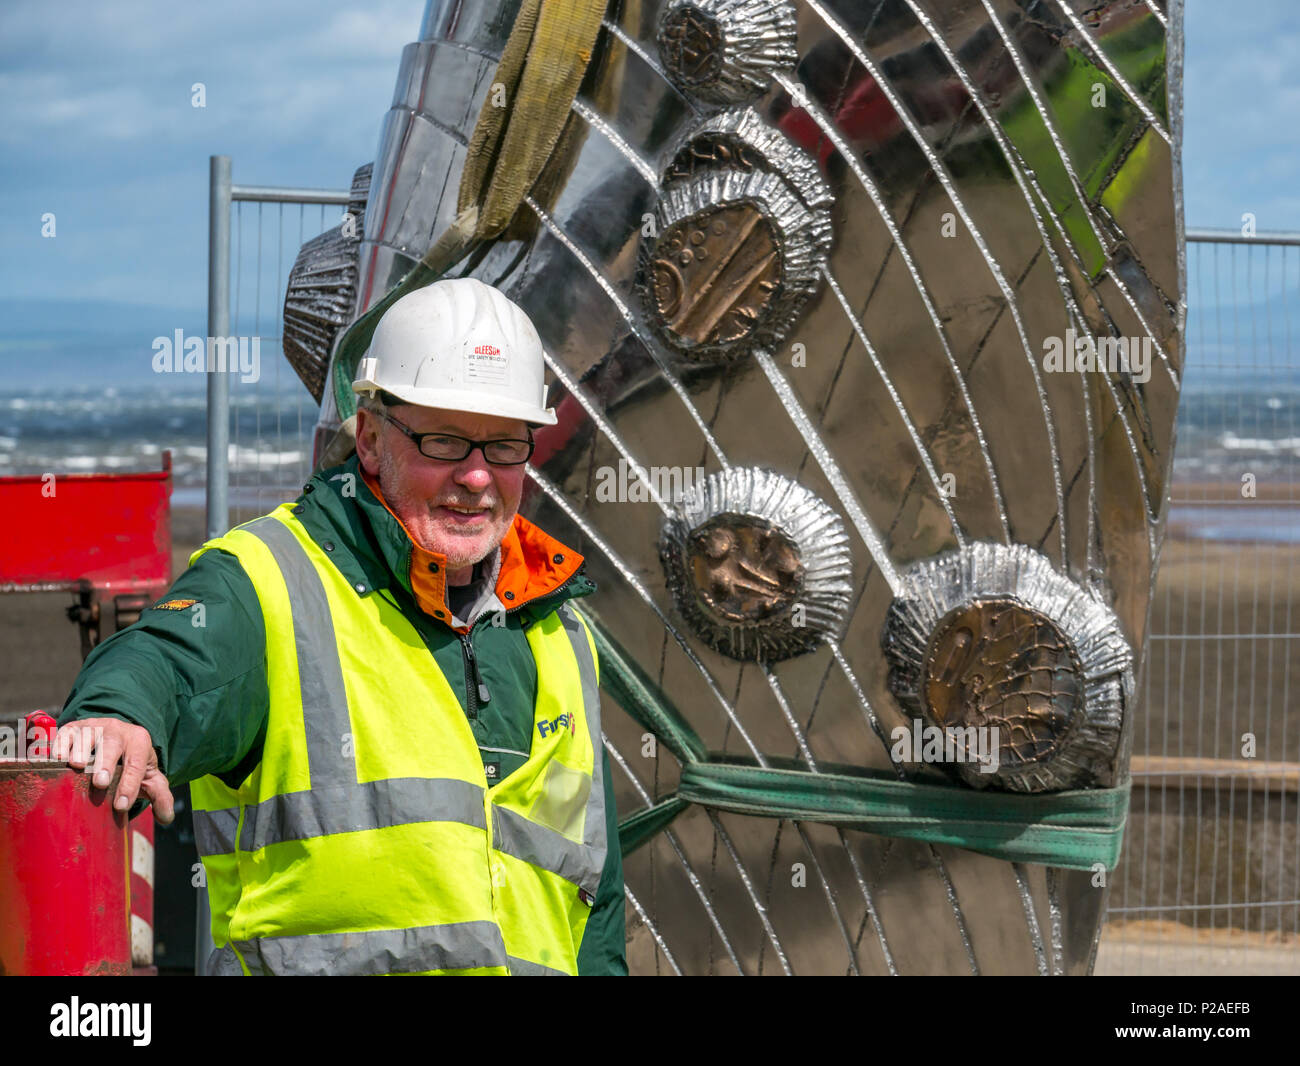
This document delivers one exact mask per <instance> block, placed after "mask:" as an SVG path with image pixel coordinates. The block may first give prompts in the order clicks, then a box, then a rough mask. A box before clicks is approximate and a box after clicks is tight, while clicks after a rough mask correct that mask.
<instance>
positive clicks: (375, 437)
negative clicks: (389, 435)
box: [355, 407, 383, 477]
mask: <svg viewBox="0 0 1300 1066" xmlns="http://www.w3.org/2000/svg"><path fill="white" fill-rule="evenodd" d="M355 417H356V420H357V458H358V459H359V460H360V461H361V469H363V470H364V471H365V472H366V473H367V474H369V475H370V476H371V477H378V476H379V429H380V427H381V426H382V425H383V423H382V421H381V420H380V419H378V418H376V417H375V415H373V414H372V413H371V412H369V411H367V410H366V409H365V408H363V407H359V408H357V413H356V416H355Z"/></svg>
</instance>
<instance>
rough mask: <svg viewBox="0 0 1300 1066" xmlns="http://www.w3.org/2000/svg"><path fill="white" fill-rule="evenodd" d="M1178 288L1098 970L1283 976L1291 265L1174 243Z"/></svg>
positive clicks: (1292, 733)
mask: <svg viewBox="0 0 1300 1066" xmlns="http://www.w3.org/2000/svg"><path fill="white" fill-rule="evenodd" d="M1204 236H1205V237H1208V236H1209V235H1208V234H1207V235H1204ZM1187 284H1188V293H1187V301H1188V320H1187V370H1186V377H1185V379H1184V384H1183V393H1182V398H1181V403H1180V407H1179V419H1178V437H1177V439H1178V444H1177V448H1176V450H1175V460H1174V478H1173V483H1172V486H1171V500H1170V510H1169V518H1168V529H1167V538H1166V541H1165V546H1164V550H1163V552H1162V556H1161V564H1160V571H1159V575H1158V580H1157V584H1156V593H1155V598H1154V600H1153V603H1152V608H1151V620H1150V628H1151V636H1150V642H1149V645H1148V649H1147V670H1146V682H1145V691H1144V693H1143V710H1142V712H1141V716H1140V718H1139V720H1138V722H1137V723H1136V726H1135V734H1134V746H1133V751H1134V764H1133V766H1134V774H1133V781H1134V794H1133V807H1132V814H1131V816H1130V822H1129V829H1128V834H1127V839H1126V841H1125V853H1124V858H1123V860H1122V862H1121V865H1120V867H1119V869H1118V870H1116V871H1115V875H1114V876H1115V882H1114V886H1115V887H1114V891H1113V892H1112V894H1111V898H1110V906H1109V909H1108V912H1107V917H1108V923H1109V924H1108V926H1107V929H1106V934H1105V937H1104V939H1103V952H1102V956H1101V959H1100V961H1099V967H1098V969H1099V972H1125V973H1179V972H1201V973H1203V972H1210V971H1211V970H1213V971H1214V972H1241V973H1245V972H1251V973H1258V972H1281V973H1300V803H1298V802H1297V800H1298V798H1300V797H1298V796H1297V787H1298V786H1300V752H1298V751H1297V746H1298V745H1300V723H1297V722H1296V721H1294V720H1293V719H1295V717H1296V712H1297V708H1296V705H1295V700H1294V696H1293V692H1292V673H1293V671H1295V670H1296V668H1297V666H1298V665H1300V663H1298V662H1297V654H1298V650H1300V644H1298V643H1297V640H1300V633H1297V632H1296V625H1297V622H1300V619H1297V618H1296V617H1295V615H1294V613H1293V609H1294V606H1295V603H1296V600H1297V566H1296V564H1297V559H1298V558H1300V437H1298V436H1297V414H1298V412H1297V408H1298V407H1300V362H1298V360H1300V346H1297V344H1296V342H1295V341H1293V338H1292V330H1293V325H1292V321H1291V320H1292V318H1300V307H1298V306H1297V295H1298V294H1300V247H1296V246H1295V244H1294V238H1290V237H1288V238H1279V239H1269V238H1265V237H1263V236H1262V235H1261V236H1260V237H1258V238H1254V239H1244V240H1243V239H1240V238H1238V240H1237V242H1234V243H1223V242H1222V241H1221V240H1215V241H1213V242H1210V241H1208V240H1205V239H1198V235H1197V234H1190V235H1189V241H1188V271H1187ZM1297 325H1300V322H1297Z"/></svg>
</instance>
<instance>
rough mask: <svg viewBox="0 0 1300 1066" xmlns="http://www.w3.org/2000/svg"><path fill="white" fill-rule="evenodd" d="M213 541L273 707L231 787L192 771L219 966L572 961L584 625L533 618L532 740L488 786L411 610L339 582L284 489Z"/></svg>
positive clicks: (587, 735)
mask: <svg viewBox="0 0 1300 1066" xmlns="http://www.w3.org/2000/svg"><path fill="white" fill-rule="evenodd" d="M212 548H221V549H224V550H225V551H228V552H230V553H232V554H233V555H235V556H236V557H237V558H238V559H239V561H240V563H241V565H242V566H243V568H244V571H245V572H246V573H247V574H248V576H249V578H250V580H251V581H252V584H253V587H254V589H255V590H256V592H257V597H258V600H259V602H260V603H261V606H262V615H263V618H264V620H265V623H266V668H267V683H268V688H269V690H270V713H269V717H268V723H267V730H266V741H265V746H264V749H263V752H262V760H261V762H260V763H259V764H258V765H257V767H256V768H255V769H254V770H253V771H252V773H251V774H249V776H248V777H247V778H246V779H245V780H244V781H243V783H242V784H241V785H240V786H239V788H238V789H230V788H228V787H227V786H226V785H224V784H223V783H222V782H220V781H218V780H217V779H216V778H214V777H204V778H201V779H200V780H197V781H195V782H193V783H192V785H191V797H192V802H193V809H194V831H195V838H196V841H197V844H198V849H199V854H200V855H201V857H202V859H203V865H204V868H205V872H206V876H207V886H208V895H209V899H210V902H211V905H212V936H213V942H214V943H215V944H216V945H217V951H216V953H215V954H214V956H213V959H212V962H211V963H210V965H209V972H216V973H235V974H238V973H244V974H376V973H484V974H576V973H577V958H578V948H579V946H580V945H581V943H582V937H583V932H584V930H585V929H586V925H587V918H588V916H589V914H590V912H591V905H592V903H593V902H594V900H595V895H596V889H597V887H598V885H599V883H600V875H601V871H602V870H603V868H604V865H605V854H606V848H607V846H608V841H607V840H606V828H605V810H604V805H605V804H604V801H605V787H604V782H603V780H602V769H603V760H602V758H601V756H600V746H601V733H600V703H599V695H598V692H597V688H596V684H597V675H596V651H595V642H594V641H593V640H592V637H591V634H590V632H589V631H588V630H587V626H586V623H585V622H584V621H583V620H582V619H581V617H580V616H579V614H578V612H577V611H575V610H574V609H573V607H572V606H571V605H569V604H565V605H563V606H561V607H560V608H559V609H558V610H557V611H555V612H553V613H552V614H550V615H548V616H547V617H545V618H543V619H540V620H539V621H537V622H534V623H533V624H532V625H531V626H529V627H528V629H527V630H526V631H525V634H526V636H527V639H528V642H529V645H530V646H531V648H532V652H533V657H534V658H535V659H536V662H537V702H536V707H535V711H534V729H533V736H532V750H531V752H530V753H529V756H528V761H527V762H526V763H524V765H523V766H521V767H520V768H519V769H518V770H516V771H515V772H514V773H512V774H510V775H509V776H508V777H506V778H505V779H504V780H502V781H499V782H497V783H495V784H493V785H492V786H491V787H489V785H488V782H487V779H486V776H485V774H484V769H483V760H482V757H481V755H480V754H479V750H478V747H477V745H476V743H475V740H474V736H473V733H472V732H471V730H470V726H469V723H468V721H467V720H466V718H465V712H464V711H463V710H462V708H461V706H460V703H459V702H458V701H457V699H456V696H455V694H454V693H453V692H452V689H451V687H450V686H449V685H448V683H447V679H446V678H445V677H444V676H443V673H442V671H441V670H440V669H439V667H438V665H437V663H436V662H435V660H434V658H433V655H432V653H430V651H429V650H428V649H427V647H426V646H425V644H424V641H423V640H422V639H421V638H420V636H419V634H418V633H417V632H416V630H415V628H414V627H413V626H412V625H411V623H410V622H409V621H408V620H407V619H406V618H405V617H404V616H403V614H402V612H401V611H400V610H399V609H398V608H397V607H396V606H395V605H394V603H393V602H392V601H391V599H389V598H388V597H387V596H386V595H385V594H383V593H376V592H371V593H370V594H368V595H366V594H360V593H359V591H358V590H357V589H355V588H354V587H353V586H352V585H350V584H349V583H348V581H347V580H346V579H345V578H344V577H343V575H342V574H341V573H340V572H339V571H338V569H337V568H336V567H335V566H334V565H333V564H332V563H331V562H330V560H329V557H328V556H327V555H326V554H325V552H324V551H323V550H322V549H321V548H320V546H318V545H317V544H316V543H315V542H314V541H313V540H312V539H311V537H310V536H309V535H308V534H307V531H306V530H305V529H304V528H303V526H302V524H301V523H300V522H298V520H297V519H296V518H295V517H294V516H293V513H292V511H291V510H290V505H288V504H285V505H283V506H281V507H279V508H277V509H276V510H275V511H274V512H272V513H271V514H270V515H267V516H265V517H263V518H259V519H257V520H256V521H253V522H250V523H247V524H246V525H243V526H240V527H238V528H236V529H234V530H232V531H231V532H229V533H227V534H226V535H225V536H224V537H221V538H219V539H217V540H213V541H210V542H209V543H207V544H206V545H204V547H203V548H202V549H201V550H200V551H207V550H210V549H212ZM198 554H199V553H196V557H197V555H198Z"/></svg>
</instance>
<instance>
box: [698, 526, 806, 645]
mask: <svg viewBox="0 0 1300 1066" xmlns="http://www.w3.org/2000/svg"><path fill="white" fill-rule="evenodd" d="M689 558H690V572H691V575H692V577H693V578H694V580H695V591H696V594H697V595H698V596H699V599H700V602H701V603H702V604H703V605H704V607H705V608H707V609H708V610H709V611H712V612H713V613H714V614H716V615H717V616H718V617H719V618H720V619H725V620H726V621H729V622H748V621H753V620H756V619H760V618H767V617H769V616H770V615H772V614H774V613H776V612H777V611H780V610H784V609H786V608H787V607H789V606H790V605H791V604H792V603H793V602H794V601H795V600H796V599H798V596H799V591H800V589H801V588H802V586H803V575H804V567H803V563H802V562H800V559H799V547H798V545H797V544H795V543H794V541H792V540H791V539H790V538H789V537H787V536H786V535H785V534H784V533H782V532H781V531H780V530H778V529H775V528H773V526H772V524H771V523H770V522H766V521H763V520H762V519H756V518H749V517H746V516H740V515H722V516H719V517H718V518H715V519H713V521H711V522H709V523H708V524H707V525H705V526H703V527H701V528H700V529H698V530H696V531H695V533H694V534H693V535H692V536H691V539H690V549H689Z"/></svg>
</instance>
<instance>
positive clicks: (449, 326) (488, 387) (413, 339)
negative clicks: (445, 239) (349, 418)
mask: <svg viewBox="0 0 1300 1066" xmlns="http://www.w3.org/2000/svg"><path fill="white" fill-rule="evenodd" d="M378 389H383V390H384V391H385V392H388V393H392V395H394V396H396V397H397V398H398V399H399V400H405V401H406V402H407V403H412V404H416V405H417V406H419V407H439V408H442V409H444V410H448V411H467V412H470V413H472V414H479V415H499V416H501V417H502V418H517V419H520V420H521V421H524V422H530V423H532V424H534V425H544V426H553V425H555V411H554V409H553V408H549V407H547V406H546V377H545V363H544V361H543V358H542V341H541V338H540V337H538V335H537V330H536V328H535V327H534V326H533V324H532V322H531V321H530V320H529V318H528V316H527V315H526V314H524V312H523V309H522V308H520V307H519V306H518V305H516V304H515V303H513V302H512V301H511V300H509V299H508V298H507V297H506V296H505V294H504V293H501V292H500V291H498V290H497V289H494V288H492V286H491V285H485V284H483V282H481V281H479V280H478V279H477V278H448V279H446V280H443V281H435V282H434V283H433V284H432V285H426V286H425V287H424V288H422V289H417V290H416V291H415V292H410V293H407V294H406V295H405V296H403V297H402V298H401V299H400V300H398V301H397V302H396V303H394V304H393V306H392V307H390V308H389V309H388V310H387V311H385V312H384V315H383V317H382V318H380V320H379V324H378V325H377V326H376V327H375V333H374V336H373V337H371V339H370V347H369V348H368V349H367V350H366V354H365V355H364V356H363V357H362V359H361V361H360V363H358V365H357V376H356V380H354V381H353V382H352V391H353V392H373V391H375V390H378Z"/></svg>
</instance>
